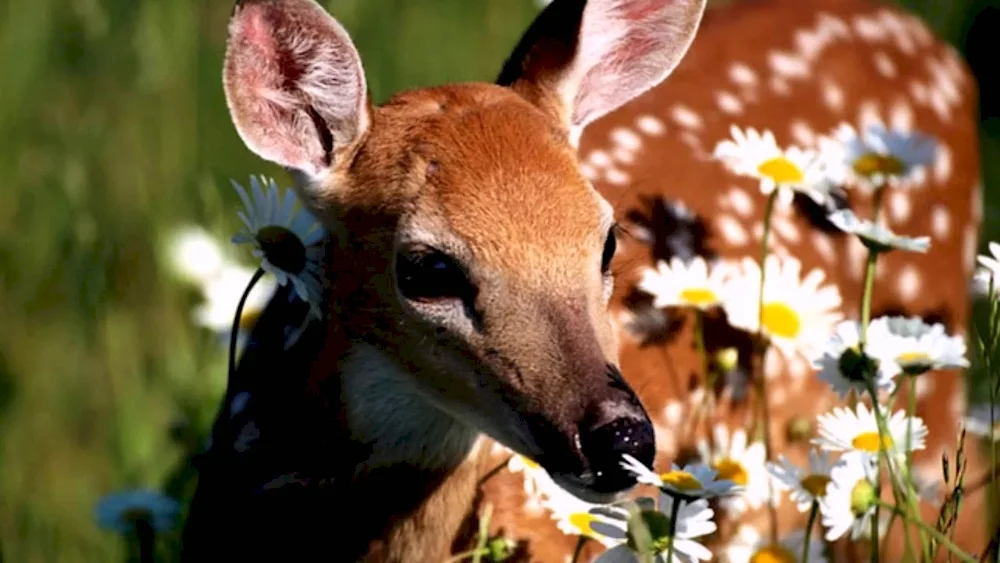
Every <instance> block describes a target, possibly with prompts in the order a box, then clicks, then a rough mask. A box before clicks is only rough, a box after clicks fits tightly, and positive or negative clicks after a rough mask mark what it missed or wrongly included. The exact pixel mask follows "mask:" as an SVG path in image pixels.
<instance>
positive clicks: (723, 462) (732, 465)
mask: <svg viewBox="0 0 1000 563" xmlns="http://www.w3.org/2000/svg"><path fill="white" fill-rule="evenodd" d="M712 467H713V468H714V469H715V470H716V471H718V472H719V479H726V480H729V481H732V482H733V483H735V484H737V485H741V486H746V484H747V482H749V481H750V474H749V473H747V470H746V468H745V467H743V464H742V463H740V462H738V461H736V460H735V459H733V458H731V457H724V458H722V459H720V460H719V461H717V462H715V463H714V464H712Z"/></svg>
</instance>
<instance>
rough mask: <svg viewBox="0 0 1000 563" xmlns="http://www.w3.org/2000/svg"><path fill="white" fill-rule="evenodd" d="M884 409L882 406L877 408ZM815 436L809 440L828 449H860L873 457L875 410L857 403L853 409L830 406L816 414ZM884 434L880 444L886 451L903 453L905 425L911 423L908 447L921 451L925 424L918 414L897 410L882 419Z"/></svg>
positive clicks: (875, 450) (875, 451) (875, 449)
mask: <svg viewBox="0 0 1000 563" xmlns="http://www.w3.org/2000/svg"><path fill="white" fill-rule="evenodd" d="M880 408H881V410H882V411H883V412H885V409H884V407H880ZM817 421H818V422H819V428H818V433H819V437H817V438H814V439H813V441H812V443H813V444H814V445H817V446H819V447H820V448H822V449H824V450H828V451H837V452H852V451H856V452H861V453H863V454H866V455H868V456H870V457H872V458H876V457H877V456H878V452H879V449H880V448H879V446H880V441H879V433H878V424H877V421H876V419H875V413H874V412H873V411H870V410H868V407H866V406H865V405H864V403H861V402H859V403H858V404H857V411H851V410H850V409H848V408H844V407H838V408H834V409H833V411H832V412H830V413H826V414H821V415H819V416H818V417H817ZM886 422H887V426H888V434H887V435H886V436H884V437H883V438H882V441H881V445H882V446H884V448H885V450H886V451H887V452H890V453H906V452H905V451H904V449H905V447H906V436H907V426H908V425H912V433H911V434H910V450H911V451H915V450H922V449H924V446H925V441H926V439H927V427H926V426H925V425H924V421H923V420H921V419H920V418H919V417H908V416H906V411H904V410H898V411H896V412H895V413H893V415H892V416H891V417H889V419H888V420H887V421H886Z"/></svg>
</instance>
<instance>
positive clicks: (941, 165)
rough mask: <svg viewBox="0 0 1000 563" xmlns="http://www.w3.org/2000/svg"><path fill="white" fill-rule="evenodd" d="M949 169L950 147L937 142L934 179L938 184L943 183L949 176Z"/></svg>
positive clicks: (950, 166)
mask: <svg viewBox="0 0 1000 563" xmlns="http://www.w3.org/2000/svg"><path fill="white" fill-rule="evenodd" d="M951 170H952V156H951V148H949V147H948V145H946V144H944V143H938V147H937V156H936V157H935V159H934V180H936V181H937V183H939V184H944V183H945V182H947V181H948V179H949V178H951Z"/></svg>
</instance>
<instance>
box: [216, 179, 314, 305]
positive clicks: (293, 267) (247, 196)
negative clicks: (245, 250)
mask: <svg viewBox="0 0 1000 563" xmlns="http://www.w3.org/2000/svg"><path fill="white" fill-rule="evenodd" d="M262 183H263V185H264V187H262ZM232 184H233V187H234V188H235V189H236V193H238V194H239V196H240V200H241V201H242V202H243V207H244V209H243V210H242V211H240V212H239V216H240V219H241V220H242V221H243V225H244V227H245V228H244V229H243V230H241V231H240V232H238V233H236V234H235V235H234V236H233V239H232V240H233V243H234V244H251V245H253V247H254V250H253V255H254V257H255V258H257V259H258V260H261V268H263V269H264V270H265V271H267V272H269V273H270V274H271V275H273V276H274V277H275V279H276V280H277V281H278V285H279V286H284V285H287V284H288V283H291V284H292V286H293V287H294V288H295V293H296V295H298V297H299V298H300V299H302V300H303V301H305V302H306V303H309V306H310V309H311V311H312V313H313V314H314V315H315V316H316V317H321V316H322V312H321V309H320V302H321V301H322V299H323V282H322V279H323V270H322V266H321V260H322V257H323V249H322V246H321V245H320V243H321V242H322V240H323V239H324V237H325V236H326V230H325V229H323V227H322V226H321V225H320V224H319V223H318V222H317V221H316V219H315V218H314V217H313V216H312V215H311V214H310V213H309V212H308V211H307V210H306V209H304V208H302V207H301V206H300V205H299V204H298V199H297V198H296V197H295V192H294V191H293V190H286V191H285V192H284V193H282V192H281V190H280V188H278V185H277V183H275V181H274V180H273V179H268V178H264V177H261V178H260V180H258V179H257V178H255V177H251V178H250V192H249V193H248V192H247V190H246V189H245V188H244V187H243V186H241V185H240V184H238V183H236V182H235V181H233V182H232ZM265 187H266V191H265Z"/></svg>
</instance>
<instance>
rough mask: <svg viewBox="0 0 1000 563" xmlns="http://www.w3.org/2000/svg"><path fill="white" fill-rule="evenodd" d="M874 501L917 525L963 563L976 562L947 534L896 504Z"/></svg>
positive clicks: (880, 500)
mask: <svg viewBox="0 0 1000 563" xmlns="http://www.w3.org/2000/svg"><path fill="white" fill-rule="evenodd" d="M875 503H876V505H877V506H881V507H882V508H885V509H887V510H892V511H893V512H896V513H898V514H899V516H900V518H902V519H903V520H906V521H907V522H909V523H910V524H913V525H915V526H917V527H918V528H920V529H921V531H922V532H924V533H926V534H929V535H930V536H931V537H933V538H934V539H935V541H937V542H939V543H940V544H941V545H943V546H944V547H946V548H947V549H948V550H949V551H951V552H952V554H954V555H955V557H957V558H958V559H959V560H960V561H963V562H965V563H976V559H975V558H973V557H971V556H970V555H968V554H967V553H965V552H964V551H962V549H961V548H960V547H958V546H957V545H955V544H954V543H952V541H951V540H950V539H948V536H946V535H944V534H942V533H941V532H939V531H938V530H936V529H934V527H932V526H928V525H927V524H925V523H924V522H923V521H921V520H918V519H914V518H912V517H911V516H910V515H909V514H908V513H907V512H906V511H904V510H901V509H900V508H899V507H898V506H894V505H892V504H889V503H887V502H885V501H884V500H882V499H876V500H875Z"/></svg>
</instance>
